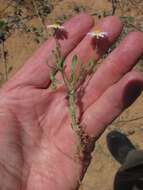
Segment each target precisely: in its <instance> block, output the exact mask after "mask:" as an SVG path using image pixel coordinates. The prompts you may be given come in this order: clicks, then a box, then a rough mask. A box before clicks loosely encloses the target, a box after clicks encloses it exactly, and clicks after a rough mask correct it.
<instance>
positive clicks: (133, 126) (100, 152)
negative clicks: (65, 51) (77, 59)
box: [0, 0, 143, 190]
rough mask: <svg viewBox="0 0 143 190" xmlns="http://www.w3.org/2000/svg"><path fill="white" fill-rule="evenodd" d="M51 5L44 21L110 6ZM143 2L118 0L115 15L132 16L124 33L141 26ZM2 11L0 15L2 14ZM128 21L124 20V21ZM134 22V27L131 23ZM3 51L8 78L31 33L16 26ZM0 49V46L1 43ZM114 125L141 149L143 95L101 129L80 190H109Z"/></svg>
mask: <svg viewBox="0 0 143 190" xmlns="http://www.w3.org/2000/svg"><path fill="white" fill-rule="evenodd" d="M7 2H8V1H7V0H0V12H1V11H2V10H3V9H4V8H5V7H6V6H7ZM50 2H51V3H52V5H53V7H54V8H53V10H52V12H51V13H50V14H49V15H48V16H47V22H48V23H52V22H55V20H57V19H58V20H60V21H64V20H66V19H68V18H70V17H71V16H73V15H75V14H77V12H79V11H85V12H88V13H90V14H93V15H94V18H95V20H97V19H98V17H102V16H103V15H109V14H110V13H111V10H112V4H111V1H110V0H108V1H107V0H100V1H98V0H89V1H87V0H51V1H50ZM142 8H143V2H142V1H139V0H138V1H137V0H136V1H130V2H129V0H120V5H118V7H117V11H116V15H118V16H122V17H124V21H125V17H130V19H131V18H132V20H133V22H132V23H131V25H129V26H128V27H126V28H125V30H124V33H127V32H128V31H130V30H135V28H138V29H140V30H143V23H142V20H143V11H142ZM10 12H11V9H10V8H8V9H7V10H6V12H5V15H7V14H10ZM5 15H3V16H5ZM30 22H31V23H32V24H33V25H35V26H40V23H39V20H38V19H33V20H31V21H30ZM126 24H128V23H126ZM132 24H133V25H135V28H134V27H132ZM4 46H5V51H7V52H8V56H7V64H8V69H9V70H10V68H12V71H11V72H9V74H8V77H9V78H10V77H11V76H12V75H13V74H14V73H15V72H16V71H17V70H18V69H19V68H20V67H21V66H22V65H23V64H24V62H25V61H26V60H27V58H28V57H29V56H30V55H31V54H32V53H33V52H34V50H35V49H36V48H37V47H38V46H39V44H38V43H37V42H36V41H35V40H34V39H33V35H32V34H27V33H24V32H19V31H18V30H16V31H15V32H14V33H13V34H12V35H11V36H10V37H9V38H8V39H7V40H6V41H5V44H4ZM1 52H2V47H1ZM138 68H139V69H140V70H142V62H140V64H138ZM4 73H5V71H4V63H3V59H2V53H1V54H0V77H1V80H0V84H2V83H4ZM113 129H116V130H118V131H121V132H124V133H125V134H126V135H128V137H129V138H130V139H131V141H132V142H133V143H134V145H136V147H137V148H140V149H143V132H142V131H143V95H141V96H140V98H138V100H137V101H136V102H135V103H134V104H133V105H132V106H131V107H130V108H129V109H128V110H126V111H125V112H124V113H123V114H122V115H121V116H120V117H119V118H117V119H116V121H114V122H113V123H112V124H111V125H110V126H109V127H108V129H107V130H106V131H105V133H104V134H103V135H102V137H101V138H100V140H98V142H97V143H96V146H95V150H94V152H93V159H92V162H91V165H90V166H89V169H88V171H87V174H86V175H85V178H84V181H83V187H84V190H95V189H98V190H112V189H113V188H112V184H113V179H114V174H115V173H116V171H117V169H118V168H119V167H120V165H119V164H118V163H117V162H116V161H115V160H114V159H113V158H112V156H111V155H110V153H109V151H108V149H107V147H106V135H107V133H108V132H109V131H111V130H113Z"/></svg>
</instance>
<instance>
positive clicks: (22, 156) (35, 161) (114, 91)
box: [0, 14, 143, 190]
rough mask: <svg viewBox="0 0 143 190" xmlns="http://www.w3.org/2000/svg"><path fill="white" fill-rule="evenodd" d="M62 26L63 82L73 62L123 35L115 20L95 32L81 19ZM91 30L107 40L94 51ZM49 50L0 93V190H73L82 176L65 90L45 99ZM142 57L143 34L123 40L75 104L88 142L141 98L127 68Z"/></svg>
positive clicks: (49, 45) (141, 82) (135, 76)
mask: <svg viewBox="0 0 143 190" xmlns="http://www.w3.org/2000/svg"><path fill="white" fill-rule="evenodd" d="M83 21H84V22H83ZM64 26H65V29H66V31H67V37H66V39H61V40H60V44H61V52H62V56H63V57H65V59H66V65H67V67H66V72H67V75H68V74H69V64H70V60H71V58H72V56H73V55H75V54H77V55H78V57H79V58H80V59H81V60H82V61H83V63H85V64H86V63H87V61H88V60H89V59H91V58H92V59H95V60H96V59H98V58H99V57H100V56H101V55H102V54H103V53H104V52H105V51H106V50H107V49H108V48H109V47H110V45H111V44H112V43H114V41H115V39H116V38H117V37H118V36H119V34H120V32H121V30H122V24H121V23H120V21H119V20H118V19H117V18H116V17H107V18H105V19H103V20H102V21H100V22H99V23H97V24H96V25H95V24H94V23H93V19H92V18H91V17H90V16H88V15H86V14H81V15H78V16H76V17H74V18H72V19H71V20H70V21H68V22H67V23H65V25H64ZM97 27H98V28H99V27H100V28H101V30H102V31H105V32H107V33H108V38H107V39H103V40H101V42H99V44H98V46H97V48H98V51H97V52H96V51H95V47H96V45H95V44H93V42H92V43H91V37H90V36H86V33H87V32H89V31H91V30H94V29H95V28H97ZM95 43H96V42H95ZM52 49H54V41H53V39H50V40H49V41H48V42H45V43H44V44H43V45H42V46H41V47H40V48H39V49H38V50H37V51H36V52H35V53H34V55H33V56H32V57H31V58H30V59H29V60H28V61H27V63H26V64H25V65H24V66H23V68H22V69H21V70H20V71H19V72H18V73H17V74H16V75H15V76H14V77H13V78H12V79H11V80H9V81H8V82H7V83H6V84H5V85H4V86H3V87H2V88H1V91H0V189H1V190H7V189H8V190H47V189H49V190H57V189H58V190H72V189H76V188H77V187H78V179H79V178H80V177H83V176H84V172H83V169H86V168H85V164H84V162H82V161H78V162H77V160H75V147H76V140H75V134H74V132H73V131H72V129H71V126H70V118H69V113H68V103H67V94H66V90H65V89H64V86H62V85H60V87H58V88H57V91H55V92H52V91H51V89H50V87H49V85H50V79H49V74H50V69H52V66H53V65H54V59H53V58H52V54H51V51H52ZM142 53H143V34H142V33H140V32H133V33H130V34H129V35H128V36H127V37H126V38H125V39H124V40H123V41H122V42H121V43H120V45H119V46H118V47H117V48H116V49H115V50H113V52H112V53H110V55H109V56H108V57H107V58H106V59H105V60H104V61H103V63H102V64H101V66H100V67H99V69H98V70H97V72H96V73H95V74H94V75H93V77H92V79H91V80H90V82H89V84H88V86H86V88H85V91H84V94H83V96H82V99H81V98H80V104H79V105H80V106H81V107H80V108H81V109H82V112H80V114H82V115H80V118H81V126H83V129H84V131H85V132H86V133H87V134H88V135H89V136H92V137H96V138H98V137H99V136H100V135H101V133H102V132H103V131H104V129H105V128H106V127H107V126H108V124H109V123H111V122H112V121H113V120H114V119H115V118H116V117H117V116H118V115H119V114H120V113H121V112H122V111H123V110H124V109H125V108H126V107H127V106H129V105H130V104H131V103H132V102H133V101H134V100H135V99H136V98H137V97H138V95H139V94H140V92H141V90H142V87H143V77H142V75H141V73H139V72H136V71H131V69H132V67H133V66H134V65H135V64H136V61H137V59H138V58H139V57H140V56H141V55H142ZM47 63H48V64H47ZM48 65H50V66H48ZM58 76H59V74H57V77H58ZM84 171H85V170H84Z"/></svg>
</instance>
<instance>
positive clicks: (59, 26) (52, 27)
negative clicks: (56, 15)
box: [47, 24, 64, 30]
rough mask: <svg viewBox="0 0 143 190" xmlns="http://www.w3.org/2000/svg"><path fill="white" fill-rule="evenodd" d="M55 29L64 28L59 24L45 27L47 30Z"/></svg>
mask: <svg viewBox="0 0 143 190" xmlns="http://www.w3.org/2000/svg"><path fill="white" fill-rule="evenodd" d="M50 28H51V29H55V30H63V29H64V26H61V25H59V24H50V25H47V29H50Z"/></svg>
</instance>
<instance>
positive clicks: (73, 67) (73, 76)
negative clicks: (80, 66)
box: [70, 55, 78, 83]
mask: <svg viewBox="0 0 143 190" xmlns="http://www.w3.org/2000/svg"><path fill="white" fill-rule="evenodd" d="M77 61H78V58H77V55H74V56H73V58H72V63H71V78H70V82H72V83H74V82H75V80H76V77H75V66H76V64H77Z"/></svg>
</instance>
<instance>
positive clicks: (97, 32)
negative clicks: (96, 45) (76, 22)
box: [88, 30, 108, 40]
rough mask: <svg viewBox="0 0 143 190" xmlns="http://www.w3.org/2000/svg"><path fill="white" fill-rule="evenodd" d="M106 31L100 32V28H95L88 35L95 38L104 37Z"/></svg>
mask: <svg viewBox="0 0 143 190" xmlns="http://www.w3.org/2000/svg"><path fill="white" fill-rule="evenodd" d="M107 34H108V33H107V32H101V31H100V30H95V31H94V32H89V33H88V35H90V36H92V37H95V38H96V39H97V40H98V39H100V38H105V37H106V36H107Z"/></svg>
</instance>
